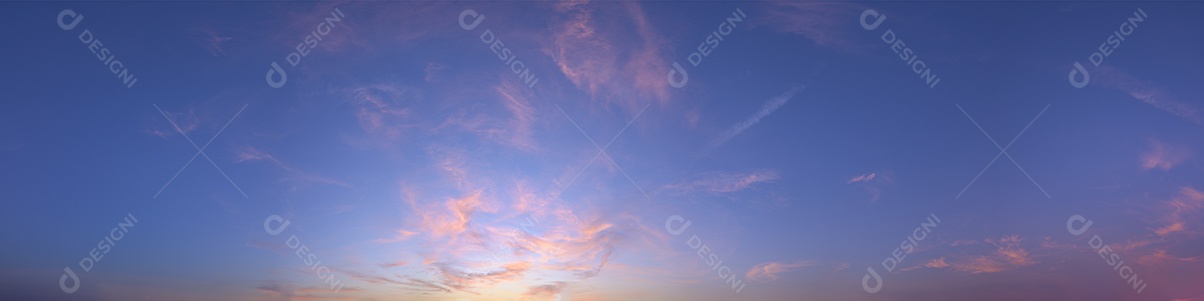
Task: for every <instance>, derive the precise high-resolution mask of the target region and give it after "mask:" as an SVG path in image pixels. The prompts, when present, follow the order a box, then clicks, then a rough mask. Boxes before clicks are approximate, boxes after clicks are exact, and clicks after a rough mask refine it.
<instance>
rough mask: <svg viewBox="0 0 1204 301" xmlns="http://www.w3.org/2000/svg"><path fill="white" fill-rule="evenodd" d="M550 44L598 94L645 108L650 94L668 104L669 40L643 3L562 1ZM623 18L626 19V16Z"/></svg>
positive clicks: (582, 84) (564, 69)
mask: <svg viewBox="0 0 1204 301" xmlns="http://www.w3.org/2000/svg"><path fill="white" fill-rule="evenodd" d="M553 6H554V9H555V10H556V11H557V12H558V13H559V16H558V17H556V18H554V19H553V21H552V26H551V27H552V28H553V32H552V38H551V41H549V42H548V43H547V47H546V49H545V50H544V52H545V53H547V54H549V55H550V56H551V57H552V58H553V60H554V61H555V62H556V65H557V67H558V68H559V69H560V72H561V73H563V74H564V76H565V77H566V78H568V79H569V81H570V82H572V83H573V84H574V85H575V86H576V87H577V88H578V89H580V90H581V91H584V92H585V93H586V94H588V95H590V96H591V98H593V99H594V100H597V101H600V102H601V103H604V104H608V105H617V106H619V107H621V108H623V109H624V110H626V111H628V112H636V111H639V110H640V109H641V108H642V107H643V106H644V105H645V104H646V103H647V100H649V99H652V100H656V101H658V102H660V103H661V104H662V105H667V104H668V103H669V101H670V91H671V90H670V89H671V88H670V87H669V85H668V83H667V82H666V81H665V72H666V71H667V70H669V67H668V65H667V64H666V62H667V61H668V59H667V58H668V55H667V54H666V53H663V52H662V51H663V50H662V49H666V47H664V46H665V45H666V44H667V41H665V39H664V38H662V37H660V35H659V34H658V33H657V32H656V30H655V29H653V27H652V25H651V24H650V22H649V20H648V16H647V15H645V14H644V11H643V8H642V7H641V6H640V4H638V3H634V2H623V3H590V2H585V1H569V2H556V3H555V4H553ZM620 20H621V21H620Z"/></svg>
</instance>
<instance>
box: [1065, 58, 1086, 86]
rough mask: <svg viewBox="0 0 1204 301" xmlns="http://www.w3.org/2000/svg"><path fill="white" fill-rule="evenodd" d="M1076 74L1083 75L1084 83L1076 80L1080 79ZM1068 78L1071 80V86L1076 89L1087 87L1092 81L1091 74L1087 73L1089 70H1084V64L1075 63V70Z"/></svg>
mask: <svg viewBox="0 0 1204 301" xmlns="http://www.w3.org/2000/svg"><path fill="white" fill-rule="evenodd" d="M1075 74H1082V75H1083V76H1082V78H1083V81H1076V80H1074V78H1075V77H1078V76H1075ZM1067 77H1068V78H1070V85H1071V86H1074V87H1075V88H1082V87H1086V86H1087V83H1088V82H1090V81H1091V74H1089V73H1087V69H1083V64H1079V62H1074V69H1072V70H1070V74H1069V75H1068V76H1067Z"/></svg>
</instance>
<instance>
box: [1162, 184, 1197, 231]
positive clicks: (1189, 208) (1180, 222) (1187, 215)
mask: <svg viewBox="0 0 1204 301" xmlns="http://www.w3.org/2000/svg"><path fill="white" fill-rule="evenodd" d="M1164 208H1166V209H1165V211H1167V213H1166V215H1165V216H1163V218H1162V221H1163V223H1164V224H1165V226H1163V227H1161V228H1158V229H1157V230H1154V234H1157V235H1158V236H1170V235H1172V234H1175V233H1180V232H1184V231H1187V230H1189V228H1188V226H1190V225H1189V223H1192V222H1195V221H1199V220H1200V219H1199V217H1197V216H1195V215H1196V213H1197V212H1198V211H1199V210H1200V209H1201V208H1204V192H1200V191H1199V190H1196V189H1195V188H1192V187H1187V186H1184V187H1181V188H1180V189H1179V195H1178V196H1175V197H1174V198H1172V199H1171V200H1170V201H1169V202H1167V203H1166V205H1164Z"/></svg>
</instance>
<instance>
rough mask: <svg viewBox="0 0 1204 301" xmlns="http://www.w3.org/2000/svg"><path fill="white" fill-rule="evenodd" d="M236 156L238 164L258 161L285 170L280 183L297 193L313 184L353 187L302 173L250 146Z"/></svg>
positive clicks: (341, 182) (334, 180)
mask: <svg viewBox="0 0 1204 301" xmlns="http://www.w3.org/2000/svg"><path fill="white" fill-rule="evenodd" d="M235 156H236V157H237V158H238V159H237V161H235V162H237V163H245V162H257V161H270V162H272V164H274V165H276V167H279V168H280V169H282V170H284V172H285V176H284V177H283V178H281V179H280V182H282V183H285V184H291V185H290V187H291V188H290V189H291V190H293V191H296V190H298V189H300V188H302V187H309V186H311V185H313V184H326V185H333V186H339V187H345V188H350V187H351V184H348V183H347V182H343V181H340V180H336V179H333V178H329V177H324V176H319V175H316V174H313V173H309V172H306V171H302V170H300V169H298V168H295V167H293V166H291V165H289V164H285V163H284V162H281V161H280V160H279V159H276V157H275V156H272V155H271V154H268V153H266V152H264V151H262V150H260V149H258V148H255V147H249V146H248V147H243V148H241V149H239V150H238V153H237V154H235ZM347 208H348V207H343V208H342V210H350V209H347Z"/></svg>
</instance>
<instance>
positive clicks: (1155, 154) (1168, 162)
mask: <svg viewBox="0 0 1204 301" xmlns="http://www.w3.org/2000/svg"><path fill="white" fill-rule="evenodd" d="M1189 156H1190V152H1189V151H1188V150H1187V149H1184V148H1180V147H1175V146H1170V145H1167V144H1165V143H1162V142H1161V141H1158V140H1152V139H1151V140H1150V148H1149V149H1148V150H1146V151H1145V153H1142V154H1141V168H1142V169H1145V170H1150V169H1155V168H1157V169H1161V170H1164V171H1166V170H1171V168H1174V167H1175V166H1178V165H1179V164H1183V162H1184V161H1187V159H1188V157H1189Z"/></svg>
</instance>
